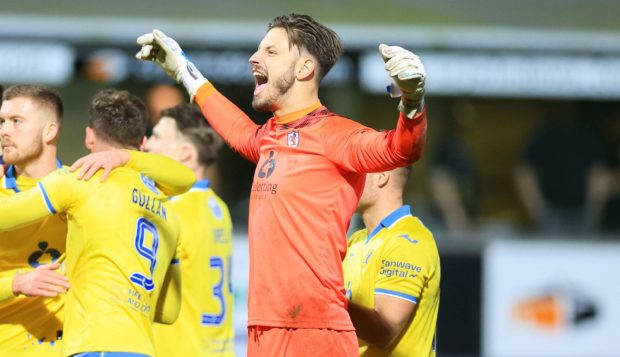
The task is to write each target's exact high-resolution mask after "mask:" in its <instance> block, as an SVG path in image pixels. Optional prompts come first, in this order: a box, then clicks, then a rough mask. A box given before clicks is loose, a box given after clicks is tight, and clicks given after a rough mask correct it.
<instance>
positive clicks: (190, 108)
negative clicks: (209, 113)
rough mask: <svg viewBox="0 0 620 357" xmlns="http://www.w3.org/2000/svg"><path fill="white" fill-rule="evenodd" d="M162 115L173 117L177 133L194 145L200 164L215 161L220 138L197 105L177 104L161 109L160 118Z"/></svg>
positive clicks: (205, 165)
mask: <svg viewBox="0 0 620 357" xmlns="http://www.w3.org/2000/svg"><path fill="white" fill-rule="evenodd" d="M164 117H168V118H171V119H173V120H174V121H175V123H176V125H177V130H178V131H179V133H181V134H182V135H183V136H184V137H185V138H186V139H187V140H188V141H189V142H190V143H191V144H192V145H194V147H195V148H196V151H197V152H198V162H199V163H200V165H202V166H204V167H208V166H209V165H211V164H213V163H215V162H216V161H217V157H218V152H219V150H220V148H221V147H222V139H221V138H220V136H219V135H217V133H216V132H215V130H213V128H212V127H211V126H210V125H209V124H208V123H207V121H206V120H205V118H204V116H203V115H202V113H201V112H200V109H198V107H196V106H195V105H192V104H179V105H177V106H174V107H172V108H168V109H164V110H162V112H161V116H160V118H164Z"/></svg>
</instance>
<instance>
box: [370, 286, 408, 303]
mask: <svg viewBox="0 0 620 357" xmlns="http://www.w3.org/2000/svg"><path fill="white" fill-rule="evenodd" d="M375 294H379V295H390V296H395V297H398V298H401V299H405V300H407V301H411V302H412V303H414V304H417V303H418V298H417V297H415V296H413V295H409V294H405V293H401V292H398V291H393V290H387V289H375Z"/></svg>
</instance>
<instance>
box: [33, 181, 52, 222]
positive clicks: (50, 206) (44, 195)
mask: <svg viewBox="0 0 620 357" xmlns="http://www.w3.org/2000/svg"><path fill="white" fill-rule="evenodd" d="M37 186H39V189H40V190H41V195H43V201H44V202H45V206H46V207H47V210H48V211H49V212H50V213H51V214H56V210H55V209H54V206H52V201H50V198H49V196H48V195H47V192H46V191H45V188H44V187H43V185H42V184H41V182H37Z"/></svg>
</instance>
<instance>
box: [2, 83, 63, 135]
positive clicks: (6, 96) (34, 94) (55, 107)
mask: <svg viewBox="0 0 620 357" xmlns="http://www.w3.org/2000/svg"><path fill="white" fill-rule="evenodd" d="M1 88H2V86H0V94H1V95H2V100H0V103H1V102H4V101H5V100H11V99H14V98H30V99H32V100H34V101H36V102H37V103H39V104H40V105H42V106H45V107H47V108H48V109H50V110H51V111H52V112H53V113H54V118H55V119H56V122H57V123H58V125H62V115H63V113H64V107H63V105H62V99H61V98H60V94H58V92H57V91H56V90H55V89H52V88H50V87H46V86H43V85H39V84H16V85H12V86H10V87H8V88H6V89H5V90H4V91H3V90H2V89H1Z"/></svg>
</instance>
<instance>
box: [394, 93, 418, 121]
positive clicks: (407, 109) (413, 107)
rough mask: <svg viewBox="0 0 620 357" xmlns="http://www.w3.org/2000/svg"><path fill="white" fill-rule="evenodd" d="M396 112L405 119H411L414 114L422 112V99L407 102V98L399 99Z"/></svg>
mask: <svg viewBox="0 0 620 357" xmlns="http://www.w3.org/2000/svg"><path fill="white" fill-rule="evenodd" d="M398 110H399V111H400V112H401V113H403V114H404V115H405V116H406V117H407V118H409V119H413V118H414V117H415V116H416V114H418V113H421V112H422V111H423V110H424V97H422V98H420V99H419V100H408V99H407V98H404V97H401V98H400V103H398Z"/></svg>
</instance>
